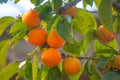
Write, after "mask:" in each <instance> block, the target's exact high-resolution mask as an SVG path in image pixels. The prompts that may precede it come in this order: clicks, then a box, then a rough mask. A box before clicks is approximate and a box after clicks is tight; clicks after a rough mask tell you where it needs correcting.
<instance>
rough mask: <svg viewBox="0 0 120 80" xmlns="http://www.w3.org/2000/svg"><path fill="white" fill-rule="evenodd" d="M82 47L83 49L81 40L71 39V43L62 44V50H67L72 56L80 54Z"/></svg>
mask: <svg viewBox="0 0 120 80" xmlns="http://www.w3.org/2000/svg"><path fill="white" fill-rule="evenodd" d="M82 49H83V40H81V41H80V42H78V41H76V40H73V42H72V43H66V44H65V45H64V50H65V51H67V52H69V54H70V55H72V56H79V55H81V52H82Z"/></svg>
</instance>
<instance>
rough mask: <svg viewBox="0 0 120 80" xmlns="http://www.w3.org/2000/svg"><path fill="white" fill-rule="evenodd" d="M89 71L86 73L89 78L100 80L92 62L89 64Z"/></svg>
mask: <svg viewBox="0 0 120 80" xmlns="http://www.w3.org/2000/svg"><path fill="white" fill-rule="evenodd" d="M89 71H90V74H88V75H89V77H90V80H101V77H100V72H99V70H98V69H97V67H96V65H95V63H94V62H93V63H92V64H91V65H89Z"/></svg>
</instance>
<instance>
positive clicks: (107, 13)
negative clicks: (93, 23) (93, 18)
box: [98, 0, 113, 32]
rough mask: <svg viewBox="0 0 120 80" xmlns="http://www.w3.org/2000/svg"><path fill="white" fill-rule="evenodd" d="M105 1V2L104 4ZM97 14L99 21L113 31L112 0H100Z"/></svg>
mask: <svg viewBox="0 0 120 80" xmlns="http://www.w3.org/2000/svg"><path fill="white" fill-rule="evenodd" d="M106 3H107V4H106ZM98 16H99V18H100V21H101V23H102V24H103V25H104V27H106V29H107V30H108V31H110V32H112V31H113V28H112V0H109V1H108V0H101V3H100V6H99V8H98Z"/></svg>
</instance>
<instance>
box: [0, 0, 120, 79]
mask: <svg viewBox="0 0 120 80" xmlns="http://www.w3.org/2000/svg"><path fill="white" fill-rule="evenodd" d="M30 1H31V3H33V4H34V5H35V8H34V9H30V10H28V11H26V12H25V13H23V14H20V15H19V16H16V18H14V17H11V16H4V17H1V18H0V36H2V35H3V33H4V32H5V30H6V29H7V27H8V26H10V28H9V29H8V34H9V35H11V36H12V37H10V38H8V39H5V40H2V41H0V78H1V79H2V80H9V79H10V78H11V77H13V76H14V75H15V74H16V76H15V77H16V80H21V79H22V78H24V79H25V80H79V78H80V77H81V75H82V73H83V72H85V73H86V75H88V76H89V78H90V80H119V79H120V51H119V47H118V46H120V44H118V42H117V40H116V36H117V35H118V36H119V33H120V0H83V4H84V8H83V9H81V8H77V7H76V4H77V3H79V2H80V1H81V0H48V1H47V2H44V0H30ZM6 2H7V0H0V3H1V4H2V3H6ZM14 2H15V3H17V2H19V0H14ZM43 2H44V3H43ZM93 2H94V3H95V5H96V7H97V9H98V18H99V19H100V22H101V25H98V24H97V21H96V19H95V17H94V16H93V14H92V12H90V11H88V10H86V6H87V5H90V6H92V5H93ZM75 33H77V34H78V35H79V36H82V38H81V39H79V40H78V39H76V38H75V36H74V35H75ZM21 40H25V42H26V43H29V44H31V45H32V46H35V47H36V48H35V49H34V50H33V51H30V52H29V53H27V57H26V60H25V61H15V62H10V63H9V64H7V53H8V49H9V48H11V49H14V48H15V46H16V45H17V44H18V43H19V42H20V41H21ZM92 45H94V50H93V51H92V53H91V54H90V53H89V49H90V48H91V47H92ZM28 47H29V46H28ZM60 49H62V50H63V51H64V53H61V50H60ZM87 54H90V55H89V57H86V55H87ZM25 55H26V54H25Z"/></svg>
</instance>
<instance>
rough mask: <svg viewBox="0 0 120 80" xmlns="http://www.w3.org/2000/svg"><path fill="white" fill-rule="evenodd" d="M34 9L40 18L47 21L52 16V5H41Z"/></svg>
mask: <svg viewBox="0 0 120 80" xmlns="http://www.w3.org/2000/svg"><path fill="white" fill-rule="evenodd" d="M35 9H36V10H37V11H38V12H39V14H40V19H41V20H44V21H46V22H47V21H48V20H49V19H50V18H51V17H52V7H51V6H49V5H41V6H39V7H35Z"/></svg>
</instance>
